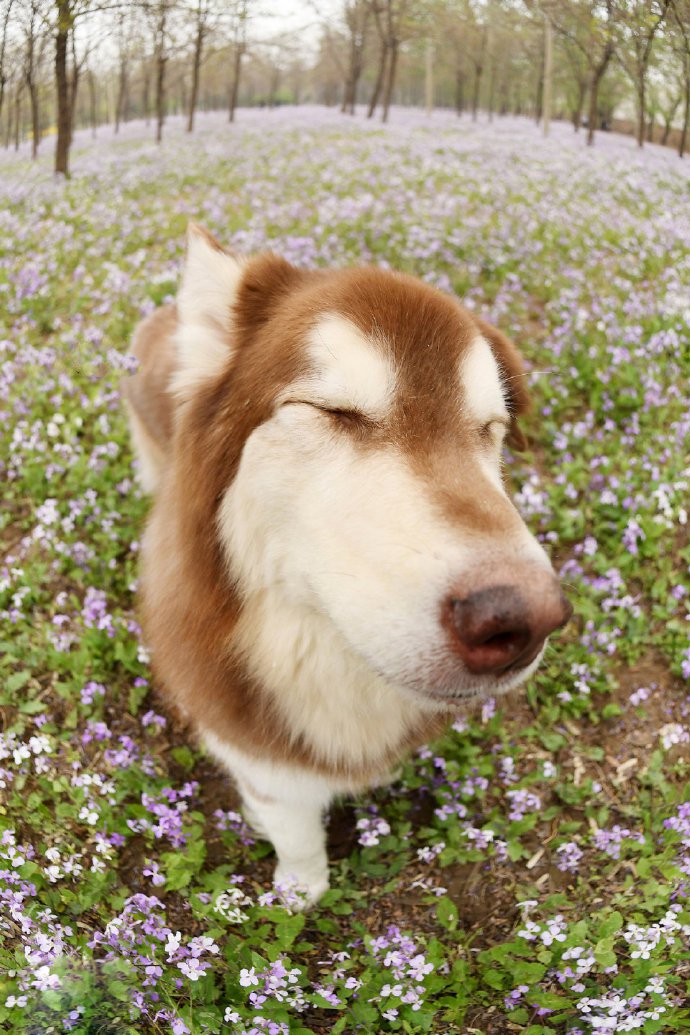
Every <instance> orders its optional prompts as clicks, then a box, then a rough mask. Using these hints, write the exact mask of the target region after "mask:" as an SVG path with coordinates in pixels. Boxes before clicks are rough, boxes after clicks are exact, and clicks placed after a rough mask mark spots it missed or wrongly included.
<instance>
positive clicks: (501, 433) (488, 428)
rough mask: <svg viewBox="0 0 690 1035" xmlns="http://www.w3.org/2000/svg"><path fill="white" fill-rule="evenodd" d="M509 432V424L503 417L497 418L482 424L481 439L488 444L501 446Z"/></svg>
mask: <svg viewBox="0 0 690 1035" xmlns="http://www.w3.org/2000/svg"><path fill="white" fill-rule="evenodd" d="M507 431H508V422H507V421H506V420H504V418H503V417H495V418H494V419H493V420H490V421H487V423H486V424H482V426H481V427H480V429H479V434H480V436H481V438H482V439H483V440H484V441H485V442H486V443H488V444H490V445H493V444H494V443H496V444H498V445H500V444H501V443H502V442H503V439H504V437H505V435H506V432H507Z"/></svg>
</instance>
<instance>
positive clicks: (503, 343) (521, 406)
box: [478, 320, 532, 452]
mask: <svg viewBox="0 0 690 1035" xmlns="http://www.w3.org/2000/svg"><path fill="white" fill-rule="evenodd" d="M478 322H479V327H480V330H481V332H482V335H483V336H484V337H485V338H486V340H487V341H488V343H489V345H490V346H491V349H492V351H493V354H494V356H495V357H496V361H497V363H498V366H499V369H500V371H501V375H502V378H503V385H504V387H505V390H506V394H507V396H508V410H509V411H510V418H511V420H510V429H509V431H508V435H507V438H506V442H507V443H508V445H509V446H511V447H512V448H513V449H515V450H517V451H518V452H519V451H520V450H522V449H526V448H527V446H528V442H527V438H526V436H525V434H524V432H523V430H522V428H521V427H520V425H519V424H518V418H519V417H521V416H522V415H523V414H524V413H527V411H528V410H529V408H530V406H531V403H532V400H531V398H530V394H529V389H528V388H527V373H526V371H525V361H524V360H523V358H522V355H521V354H520V352H519V351H518V349H517V348H516V347H515V345H514V344H513V343H512V341H511V340H510V338H507V337H506V336H505V334H503V332H502V331H499V330H498V328H497V327H494V326H492V324H490V323H485V321H484V320H479V321H478Z"/></svg>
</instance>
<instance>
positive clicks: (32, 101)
mask: <svg viewBox="0 0 690 1035" xmlns="http://www.w3.org/2000/svg"><path fill="white" fill-rule="evenodd" d="M18 12H19V15H20V18H19V22H20V25H21V32H22V37H23V51H24V54H23V78H24V83H25V85H26V89H27V91H28V94H29V110H30V112H31V157H32V158H36V156H37V155H38V146H39V144H40V142H41V116H40V110H39V75H40V68H41V64H42V61H43V57H44V54H45V49H46V44H47V35H46V13H47V12H46V10H45V6H44V4H43V3H42V0H24V2H23V3H20V4H19V6H18Z"/></svg>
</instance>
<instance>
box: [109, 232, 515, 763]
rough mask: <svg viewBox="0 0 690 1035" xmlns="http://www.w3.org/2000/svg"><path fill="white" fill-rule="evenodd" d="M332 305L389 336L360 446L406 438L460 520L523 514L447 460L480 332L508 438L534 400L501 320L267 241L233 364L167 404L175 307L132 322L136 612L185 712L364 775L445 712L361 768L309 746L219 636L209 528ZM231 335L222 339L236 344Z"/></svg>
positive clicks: (247, 742)
mask: <svg viewBox="0 0 690 1035" xmlns="http://www.w3.org/2000/svg"><path fill="white" fill-rule="evenodd" d="M215 244H216V245H217V242H215ZM218 247H220V246H218ZM333 310H336V311H338V312H340V313H341V314H342V315H344V316H346V317H347V318H349V319H350V320H352V321H353V322H354V323H355V324H356V325H357V326H358V327H360V328H361V330H362V331H363V332H364V333H365V334H367V335H368V336H373V337H374V338H379V339H382V340H383V341H385V342H386V344H387V347H388V348H390V349H391V350H392V354H393V358H394V363H395V366H396V373H397V376H398V378H399V381H400V383H401V387H402V390H401V391H400V392H399V399H400V401H399V403H398V404H397V406H396V408H395V411H394V413H393V414H392V416H391V419H390V421H387V422H386V425H385V426H383V425H382V426H378V425H376V426H368V427H367V428H366V429H365V430H364V431H363V430H362V429H361V428H359V429H358V430H357V433H358V434H359V439H358V441H360V442H361V447H362V448H370V447H371V446H375V445H380V444H381V443H382V441H387V442H389V443H391V444H394V445H395V446H396V447H397V448H398V449H399V450H402V451H404V452H405V453H406V454H407V455H408V456H410V457H411V458H412V459H413V462H414V466H415V468H416V469H417V470H418V471H420V472H423V473H424V476H425V477H426V478H427V479H429V481H430V482H433V483H434V485H435V492H436V494H437V498H438V500H439V506H441V507H442V508H443V509H444V510H445V511H446V512H452V513H453V514H454V516H456V517H457V516H458V511H460V512H461V515H462V518H463V520H464V521H465V522H466V523H467V522H469V523H470V524H474V525H476V526H477V527H484V526H485V525H486V521H487V519H488V520H491V521H492V522H493V523H494V524H496V522H500V521H504V522H505V524H506V528H508V527H509V526H510V524H511V522H517V521H518V520H519V519H518V518H517V515H516V514H515V512H514V511H513V510H512V508H511V507H510V505H509V504H507V501H506V508H505V513H502V514H500V515H497V514H496V513H492V514H491V515H488V514H487V511H486V507H485V506H482V505H481V504H480V503H476V502H468V493H467V491H466V489H465V491H464V492H461V491H460V488H459V486H460V478H459V475H458V474H457V473H454V469H458V468H460V469H461V468H462V465H463V462H464V461H463V457H462V456H460V455H458V453H457V443H458V440H459V439H460V441H462V435H463V434H467V435H469V434H470V431H469V429H463V428H462V427H460V428H459V426H458V422H459V420H460V421H461V417H459V416H458V412H459V407H458V397H457V396H458V393H457V380H456V379H455V378H453V377H450V376H448V372H449V371H451V370H454V369H456V367H457V366H458V364H459V362H460V358H461V355H462V353H463V351H464V350H466V349H467V348H468V346H469V344H470V342H471V341H472V340H473V338H474V337H476V335H477V333H478V332H481V333H483V334H484V336H485V337H486V338H487V340H488V341H489V343H490V345H491V347H492V349H493V350H494V352H495V355H496V357H497V361H498V363H499V365H500V367H501V369H502V370H503V372H504V374H505V376H506V379H507V385H508V391H509V395H510V407H511V411H512V417H513V422H512V423H513V427H512V429H511V430H512V437H513V440H514V441H517V439H518V431H517V425H516V423H515V421H516V418H517V417H518V416H519V414H521V413H522V412H524V410H525V409H526V406H527V402H528V398H527V392H526V389H525V386H524V380H523V369H522V363H521V360H520V357H519V354H518V352H517V350H516V349H515V347H514V346H513V345H512V343H511V342H510V341H508V339H507V338H505V337H504V336H503V335H502V334H501V333H500V332H499V331H497V330H496V329H495V328H492V327H490V326H489V325H487V324H485V323H484V322H483V321H479V320H477V319H476V318H475V317H474V316H473V315H472V314H470V313H468V312H467V311H466V310H464V309H463V308H462V307H461V306H460V305H458V304H457V303H456V302H455V301H454V300H453V299H451V298H449V297H447V296H445V295H442V294H441V293H440V292H438V291H436V290H434V289H432V288H430V287H428V286H427V285H425V284H423V283H421V282H419V281H416V280H413V279H412V278H409V277H405V276H402V275H392V274H389V273H384V272H380V271H377V270H373V269H360V270H350V271H344V272H336V273H324V272H318V273H317V272H314V273H307V272H302V271H298V270H296V269H294V268H293V267H292V266H290V265H289V264H288V263H286V262H285V261H284V260H282V259H279V258H277V257H276V256H272V255H264V256H260V257H258V258H256V259H254V260H252V261H250V262H249V263H248V265H247V266H246V268H245V272H244V274H243V279H242V283H241V286H240V290H239V295H238V298H237V301H236V304H235V308H234V318H235V329H234V333H233V343H232V347H233V348H234V349H235V350H236V353H235V355H234V358H233V362H232V363H229V364H228V368H227V369H226V370H225V371H224V372H222V373H221V374H220V375H219V376H218V377H216V378H213V379H211V380H210V381H209V382H207V383H205V384H203V385H202V386H200V387H199V388H198V389H197V390H195V392H194V393H193V395H192V397H191V398H190V399H189V400H188V401H187V402H185V403H182V404H178V405H177V407H176V408H175V407H174V402H173V399H172V397H171V396H170V394H169V393H168V391H167V386H168V384H169V381H170V377H171V374H172V371H173V366H174V342H173V334H174V328H175V321H176V314H175V310H174V308H173V307H166V308H165V309H163V310H160V311H159V313H158V314H155V316H154V317H150V318H149V320H148V321H146V323H145V324H144V325H143V326H142V329H141V330H140V332H139V334H138V336H137V340H136V346H135V347H136V351H137V353H138V354H139V358H140V360H141V368H140V371H139V373H138V374H137V376H136V377H135V378H134V379H132V381H130V383H129V385H128V387H127V389H126V392H127V399H128V401H129V403H130V405H131V406H132V407H133V408H134V410H135V411H136V413H137V414H140V415H141V416H142V419H143V420H144V421H145V423H146V427H147V430H148V432H149V433H150V435H151V436H152V437H153V438H154V440H155V441H156V442H157V444H158V445H159V447H160V448H161V450H162V451H163V452H164V453H165V454H166V457H167V466H168V469H167V472H166V476H165V478H164V481H163V484H162V486H161V489H160V492H159V494H158V496H157V499H156V502H155V505H154V509H153V513H152V517H151V525H150V529H149V532H148V533H147V534H148V551H147V554H148V561H147V565H146V568H145V570H144V576H143V612H144V613H143V618H144V627H145V633H146V637H147V641H148V642H149V643H150V645H151V648H152V652H153V665H154V670H155V673H156V675H157V677H158V680H159V681H160V682H161V683H162V684H163V686H164V688H165V690H166V691H167V692H168V693H170V694H171V696H172V697H173V698H174V700H175V701H176V702H177V703H178V705H180V706H181V708H182V710H183V711H184V712H186V714H187V715H188V716H190V717H191V718H192V719H194V720H195V721H198V722H199V723H200V724H201V725H202V726H203V727H205V728H207V729H212V730H213V731H214V732H215V733H216V734H217V736H218V737H220V738H221V739H224V740H227V741H228V742H230V743H231V744H234V745H236V746H237V747H238V748H240V749H241V750H243V751H245V752H247V753H248V754H250V755H254V756H256V757H263V758H266V757H270V758H273V759H275V760H279V761H292V762H295V763H298V764H300V765H302V766H306V767H310V768H312V769H314V770H315V771H318V772H321V773H323V774H326V775H332V776H347V777H349V778H353V779H356V780H362V782H364V781H365V780H366V779H368V778H370V777H371V776H372V775H374V774H375V773H377V772H380V771H382V770H383V769H384V768H385V767H387V766H389V765H390V764H392V763H393V762H395V760H396V759H397V758H398V757H399V755H400V754H401V753H402V752H403V751H405V750H407V749H410V748H412V747H413V746H415V745H417V744H419V743H422V742H424V741H425V740H427V739H429V738H430V737H432V736H434V735H435V734H437V733H438V732H439V731H440V730H441V729H442V728H443V726H444V725H445V724H447V722H448V721H449V719H450V717H451V716H450V713H437V714H435V715H431V716H430V717H429V718H428V719H427V720H425V721H423V722H420V724H419V725H418V726H417V728H415V729H412V730H410V731H409V733H408V735H407V737H406V738H405V741H404V742H403V743H400V744H398V745H396V747H395V749H394V750H391V751H390V752H389V753H388V754H387V755H386V756H385V757H380V758H376V759H372V760H371V762H370V764H368V765H366V766H363V767H361V768H360V769H358V770H356V771H353V770H352V767H351V765H350V763H349V761H348V759H346V758H343V759H336V760H327V759H324V758H320V757H315V756H314V754H313V752H312V750H311V749H310V747H309V745H308V744H306V743H303V742H301V741H295V739H294V737H293V736H292V735H291V732H290V730H289V729H286V728H284V726H283V723H282V720H281V719H280V718H279V716H278V714H277V711H276V709H275V707H274V706H273V704H272V702H271V699H270V697H269V696H268V695H267V694H266V693H265V692H264V691H263V689H262V687H261V686H259V685H257V684H256V683H255V682H254V681H252V679H251V678H250V677H249V676H248V675H247V672H246V670H245V666H244V664H243V662H242V660H241V659H239V658H237V657H235V656H233V654H232V651H231V649H229V647H228V645H229V644H231V643H232V636H233V629H234V627H235V625H236V622H237V620H238V616H239V614H240V608H241V604H240V601H239V598H238V595H237V592H236V590H235V589H234V588H233V586H232V584H231V581H230V579H229V577H228V573H227V570H226V562H225V559H224V556H223V553H222V548H221V544H220V541H219V537H218V534H217V516H218V507H219V503H220V500H221V498H222V495H223V493H224V492H225V490H226V489H227V487H228V486H229V485H230V483H231V482H232V480H233V478H234V476H235V473H236V471H237V468H238V465H239V462H240V458H241V455H242V450H243V447H244V443H245V442H246V441H247V439H248V437H249V436H250V435H251V433H252V431H253V430H254V429H255V428H257V427H258V426H259V425H260V424H261V423H262V422H264V421H265V420H266V419H268V418H269V417H270V416H271V415H272V413H273V409H274V404H275V399H276V397H277V396H278V394H279V393H280V391H281V390H282V389H284V388H285V387H286V386H288V385H289V384H290V383H292V382H293V381H294V380H295V379H296V378H298V377H299V376H300V375H301V374H304V373H305V372H306V368H305V363H306V360H305V357H304V352H303V349H302V348H301V343H302V342H303V341H304V340H305V337H306V335H307V333H308V331H309V329H310V328H311V327H312V326H313V324H314V321H315V319H316V318H317V317H318V315H319V313H321V312H326V311H333ZM230 349H231V342H230V341H229V340H228V350H229V355H230ZM355 430H356V429H354V428H353V427H351V428H349V430H348V429H346V430H343V431H342V433H353V432H354V431H355ZM469 452H471V450H470V451H469ZM444 456H445V462H444V460H443V458H444ZM439 457H440V458H441V460H440V461H439ZM470 466H471V465H470ZM468 469H469V468H468ZM465 474H466V472H465Z"/></svg>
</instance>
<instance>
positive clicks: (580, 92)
mask: <svg viewBox="0 0 690 1035" xmlns="http://www.w3.org/2000/svg"><path fill="white" fill-rule="evenodd" d="M586 96H587V84H586V83H585V82H584V81H583V80H582V79H578V81H577V101H576V102H575V111H574V112H573V129H574V130H575V132H576V133H579V132H580V127H581V126H582V112H583V110H584V107H585V97H586Z"/></svg>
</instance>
